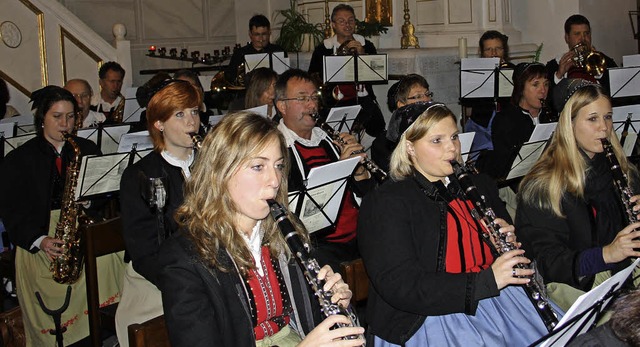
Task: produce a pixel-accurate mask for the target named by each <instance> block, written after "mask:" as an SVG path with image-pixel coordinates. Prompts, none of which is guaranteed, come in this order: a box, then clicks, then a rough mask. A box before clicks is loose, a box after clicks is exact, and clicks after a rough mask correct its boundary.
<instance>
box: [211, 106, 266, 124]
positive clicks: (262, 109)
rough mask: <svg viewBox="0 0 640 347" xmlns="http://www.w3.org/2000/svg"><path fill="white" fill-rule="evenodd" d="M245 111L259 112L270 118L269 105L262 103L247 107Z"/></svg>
mask: <svg viewBox="0 0 640 347" xmlns="http://www.w3.org/2000/svg"><path fill="white" fill-rule="evenodd" d="M245 111H247V112H251V113H256V114H259V115H261V116H262V117H264V118H270V117H269V105H262V106H257V107H252V108H248V109H246V110H245ZM218 122H219V121H218ZM216 123H217V122H216Z"/></svg>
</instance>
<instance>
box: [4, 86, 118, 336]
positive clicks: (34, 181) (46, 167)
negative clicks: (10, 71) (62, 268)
mask: <svg viewBox="0 0 640 347" xmlns="http://www.w3.org/2000/svg"><path fill="white" fill-rule="evenodd" d="M31 101H32V102H33V109H34V110H35V113H34V117H35V126H36V136H35V138H33V139H31V140H29V141H27V142H25V143H24V144H23V145H21V146H19V147H17V148H16V149H14V150H13V151H11V152H10V153H9V154H8V155H7V157H6V158H5V160H4V161H3V162H2V164H1V165H0V196H2V199H0V218H2V221H3V222H4V225H5V227H6V229H7V231H8V233H9V238H10V240H11V243H13V244H14V245H16V246H17V247H16V260H15V264H16V287H17V295H18V301H19V303H20V310H21V311H22V320H23V321H24V331H25V335H26V344H27V346H54V345H55V344H56V336H55V335H52V334H50V333H49V331H50V330H55V328H56V326H55V324H54V320H53V318H52V317H51V316H49V315H48V314H47V313H45V311H43V308H42V307H40V305H39V304H38V301H36V298H35V296H34V293H35V292H39V293H40V295H41V296H42V300H43V302H44V304H45V305H46V307H48V308H49V309H51V310H57V309H59V308H60V307H62V306H63V303H64V301H65V294H66V291H67V287H68V286H69V285H68V284H60V283H57V282H56V281H54V280H53V278H52V272H51V271H50V270H49V267H50V264H51V262H52V261H53V260H54V259H56V258H58V257H60V256H62V255H63V254H64V256H70V255H71V254H70V253H69V252H65V253H63V249H62V248H61V246H62V245H63V240H62V239H61V238H60V237H66V236H69V237H71V239H72V240H73V239H74V235H79V232H77V230H78V229H77V226H76V224H75V223H76V219H74V218H72V216H73V214H74V213H75V211H76V208H78V209H80V210H79V211H78V212H80V214H82V213H84V211H83V210H84V208H82V207H80V206H79V205H77V204H76V203H75V202H74V201H71V200H69V199H68V194H73V192H74V191H75V189H76V187H75V184H77V182H73V180H70V181H69V183H70V185H66V182H67V178H68V177H69V176H70V175H72V174H75V175H77V174H78V173H77V171H79V170H80V168H79V167H77V168H75V169H74V167H73V166H71V165H70V164H71V163H72V162H75V160H76V158H75V154H74V148H73V146H72V144H71V143H70V142H69V141H68V140H65V138H64V137H63V133H69V134H70V133H71V131H72V130H73V126H74V123H75V117H76V114H77V111H79V109H78V104H77V103H76V100H75V98H74V97H73V95H72V94H71V93H70V92H69V91H67V90H65V89H63V88H61V87H58V86H47V87H44V88H42V89H40V90H36V91H34V92H33V93H32V94H31ZM71 139H72V140H73V141H74V142H75V143H76V144H77V146H78V147H79V150H80V153H79V157H82V156H86V155H91V154H100V151H99V150H98V147H97V146H96V145H95V144H94V143H93V142H91V141H89V140H86V139H84V138H79V137H76V136H71ZM70 170H72V171H70ZM71 199H72V198H71ZM74 207H75V208H74ZM61 218H62V220H61ZM59 221H67V222H68V223H70V225H72V226H73V227H75V229H74V228H73V227H71V228H70V229H69V230H70V232H69V234H68V235H62V234H60V235H57V236H56V231H55V229H56V226H57V225H58V222H59ZM74 230H75V231H76V233H75V234H74V233H73V231H74ZM72 258H73V257H72ZM76 260H77V259H76ZM71 263H74V261H72V262H71ZM75 263H76V264H78V266H82V263H81V262H79V260H78V261H75ZM97 263H98V267H99V271H98V273H99V274H100V279H99V281H98V285H99V292H100V297H99V300H100V304H110V303H112V302H114V301H117V300H118V298H119V296H120V288H122V264H123V262H122V255H121V254H120V255H117V254H111V255H107V256H104V257H100V258H99V259H98V260H97ZM72 267H74V266H72ZM76 268H77V267H76ZM80 270H81V271H82V273H81V274H80V276H79V277H78V279H77V280H76V281H75V282H73V283H71V284H70V285H71V288H72V291H71V296H70V299H69V306H68V307H67V309H66V310H65V311H64V312H63V313H62V316H61V324H62V326H63V327H66V332H65V333H64V335H63V339H64V343H65V345H68V344H74V343H87V341H88V340H89V338H88V336H89V319H88V315H87V313H86V312H87V296H86V286H85V283H86V282H85V277H84V270H83V269H82V268H80ZM60 275H61V277H62V276H64V275H65V273H64V272H60ZM67 275H70V273H67Z"/></svg>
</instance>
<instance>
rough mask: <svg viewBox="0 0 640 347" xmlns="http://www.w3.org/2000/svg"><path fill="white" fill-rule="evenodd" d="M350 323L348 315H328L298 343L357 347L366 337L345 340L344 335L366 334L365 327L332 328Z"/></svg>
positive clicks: (302, 344)
mask: <svg viewBox="0 0 640 347" xmlns="http://www.w3.org/2000/svg"><path fill="white" fill-rule="evenodd" d="M338 323H342V324H350V323H351V321H350V320H349V318H347V317H346V316H343V315H341V314H336V315H332V316H329V317H327V318H326V319H325V320H323V321H322V323H320V324H318V326H317V327H315V328H314V329H313V330H311V332H310V333H309V334H308V335H307V337H305V338H304V340H302V342H300V343H299V344H298V347H304V346H335V347H351V346H353V347H356V346H358V347H359V346H362V345H364V342H365V341H364V339H362V338H358V339H354V340H343V339H342V338H343V337H346V336H351V335H362V334H364V328H362V327H351V326H349V327H342V328H337V329H333V330H332V329H331V327H333V326H334V325H336V324H338Z"/></svg>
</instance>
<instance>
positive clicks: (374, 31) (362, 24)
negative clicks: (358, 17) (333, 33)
mask: <svg viewBox="0 0 640 347" xmlns="http://www.w3.org/2000/svg"><path fill="white" fill-rule="evenodd" d="M387 30H389V28H387V27H386V26H384V25H382V24H381V23H380V22H378V21H373V22H366V21H356V34H359V35H362V36H364V37H371V36H379V35H380V34H386V33H387Z"/></svg>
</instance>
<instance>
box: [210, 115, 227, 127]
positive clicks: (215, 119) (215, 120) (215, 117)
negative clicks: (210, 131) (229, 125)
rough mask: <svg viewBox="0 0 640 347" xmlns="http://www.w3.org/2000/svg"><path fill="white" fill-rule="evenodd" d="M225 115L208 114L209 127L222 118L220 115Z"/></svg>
mask: <svg viewBox="0 0 640 347" xmlns="http://www.w3.org/2000/svg"><path fill="white" fill-rule="evenodd" d="M224 116H225V115H224V114H222V115H214V116H209V127H212V126H214V125H216V124H218V123H220V121H221V120H222V117H224Z"/></svg>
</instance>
